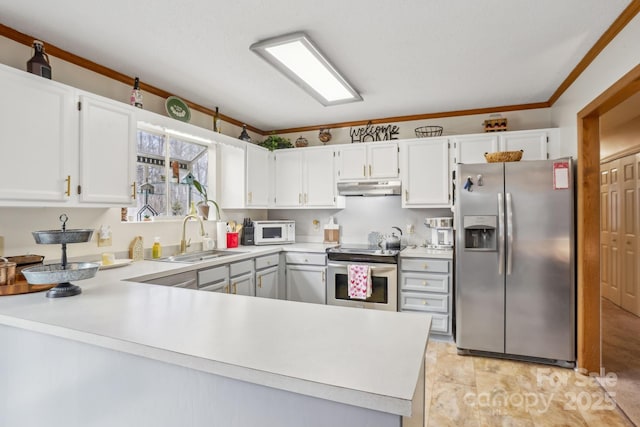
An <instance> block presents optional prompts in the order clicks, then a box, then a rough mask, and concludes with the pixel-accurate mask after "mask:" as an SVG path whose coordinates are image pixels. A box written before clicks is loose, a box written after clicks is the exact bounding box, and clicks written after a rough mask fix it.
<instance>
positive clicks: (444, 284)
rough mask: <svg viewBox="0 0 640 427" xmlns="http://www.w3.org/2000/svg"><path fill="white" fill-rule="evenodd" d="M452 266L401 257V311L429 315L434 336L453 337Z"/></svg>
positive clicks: (429, 259)
mask: <svg viewBox="0 0 640 427" xmlns="http://www.w3.org/2000/svg"><path fill="white" fill-rule="evenodd" d="M452 288H453V280H452V262H451V261H450V260H448V259H439V258H408V257H400V287H399V292H400V311H413V312H421V313H427V314H429V315H430V316H431V333H432V334H439V335H443V336H452V333H453V330H452V325H453V324H452V322H453V289H452Z"/></svg>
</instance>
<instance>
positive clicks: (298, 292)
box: [285, 252, 327, 304]
mask: <svg viewBox="0 0 640 427" xmlns="http://www.w3.org/2000/svg"><path fill="white" fill-rule="evenodd" d="M285 259H286V262H287V266H286V277H287V279H286V283H287V300H289V301H299V302H310V303H315V304H326V303H327V286H326V283H327V280H326V279H327V256H326V255H325V254H318V253H305V252H289V253H287V254H286V256H285Z"/></svg>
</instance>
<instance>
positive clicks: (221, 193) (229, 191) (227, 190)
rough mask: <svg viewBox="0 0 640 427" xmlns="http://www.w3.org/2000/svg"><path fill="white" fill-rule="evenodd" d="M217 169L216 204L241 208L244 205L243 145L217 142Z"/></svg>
mask: <svg viewBox="0 0 640 427" xmlns="http://www.w3.org/2000/svg"><path fill="white" fill-rule="evenodd" d="M217 170H218V192H217V199H218V200H217V201H218V204H219V205H220V207H221V208H223V209H243V208H244V207H245V197H244V195H245V148H244V146H235V145H228V144H218V155H217Z"/></svg>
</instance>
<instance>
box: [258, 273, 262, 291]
mask: <svg viewBox="0 0 640 427" xmlns="http://www.w3.org/2000/svg"><path fill="white" fill-rule="evenodd" d="M258 287H259V288H261V287H262V276H258Z"/></svg>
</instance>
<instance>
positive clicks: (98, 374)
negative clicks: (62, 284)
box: [0, 253, 430, 427]
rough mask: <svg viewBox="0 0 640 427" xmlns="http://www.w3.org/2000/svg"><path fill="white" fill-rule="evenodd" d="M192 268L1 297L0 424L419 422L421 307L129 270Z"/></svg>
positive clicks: (105, 275)
mask: <svg viewBox="0 0 640 427" xmlns="http://www.w3.org/2000/svg"><path fill="white" fill-rule="evenodd" d="M254 255H255V254H254ZM247 256H250V254H247V253H244V254H242V253H239V254H238V255H233V256H231V257H227V259H226V260H225V262H229V261H235V260H241V259H242V258H243V257H247ZM213 264H215V261H213V262H211V261H210V262H208V265H213ZM189 268H193V266H189V265H186V264H168V263H160V262H154V261H143V262H139V263H134V264H131V265H129V266H127V267H125V268H118V269H111V270H104V271H100V272H98V274H97V276H96V277H94V278H92V279H89V280H84V281H82V282H80V283H78V284H79V285H80V286H81V287H82V294H81V295H78V296H75V297H70V298H59V299H48V298H46V297H45V296H44V294H43V293H35V294H28V295H19V296H11V297H3V298H0V341H1V342H2V343H3V344H2V348H3V350H2V352H0V366H1V367H2V369H1V370H0V372H1V373H2V374H3V378H2V380H1V381H0V393H1V394H2V396H4V397H3V399H2V402H3V403H2V404H1V405H0V425H6V426H11V425H20V426H23V427H28V426H41V425H44V424H46V425H49V426H63V425H64V426H65V427H74V426H87V425H91V426H113V425H119V426H129V425H131V426H133V425H135V426H138V427H140V426H155V427H157V426H176V425H182V426H200V425H224V426H249V425H251V426H257V425H260V426H300V425H305V426H328V425H331V426H365V425H367V426H374V425H375V426H400V425H403V426H405V427H406V426H414V425H416V426H418V425H419V426H422V425H423V421H424V415H423V408H424V355H425V350H426V344H427V339H428V331H429V327H430V318H429V316H425V315H418V314H410V313H390V312H379V311H375V310H358V309H352V308H343V307H336V306H324V305H316V304H306V303H297V302H289V301H282V300H271V299H265V298H257V297H246V296H241V295H229V294H218V293H212V292H199V291H194V290H189V289H181V288H173V287H167V286H158V285H149V284H143V283H133V282H131V281H128V280H127V279H130V278H135V277H144V276H145V275H146V276H147V277H148V276H153V275H155V276H158V275H161V274H164V273H165V272H166V273H167V274H172V273H177V272H180V271H185V270H187V269H189ZM34 408H37V409H35V410H34Z"/></svg>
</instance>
